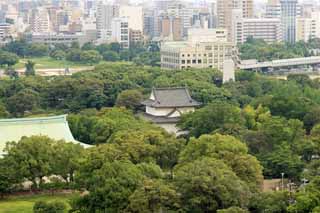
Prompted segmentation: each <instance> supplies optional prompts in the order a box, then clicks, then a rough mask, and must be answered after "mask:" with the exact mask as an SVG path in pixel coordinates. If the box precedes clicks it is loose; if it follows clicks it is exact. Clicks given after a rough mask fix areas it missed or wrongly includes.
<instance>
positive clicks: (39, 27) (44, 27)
mask: <svg viewBox="0 0 320 213" xmlns="http://www.w3.org/2000/svg"><path fill="white" fill-rule="evenodd" d="M29 23H30V26H31V31H32V32H34V33H47V32H50V18H49V13H48V10H47V9H46V8H42V7H39V8H37V9H34V10H32V11H31V16H30V19H29Z"/></svg>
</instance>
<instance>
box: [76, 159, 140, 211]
mask: <svg viewBox="0 0 320 213" xmlns="http://www.w3.org/2000/svg"><path fill="white" fill-rule="evenodd" d="M80 174H81V173H80ZM85 181H86V188H87V190H88V191H89V194H87V195H84V196H82V197H79V198H78V199H77V200H75V201H74V202H73V210H74V211H76V210H79V211H80V212H81V210H85V212H123V211H124V210H125V209H126V208H127V206H128V204H129V202H130V201H129V199H130V196H131V195H132V194H133V193H134V191H135V190H136V189H137V188H138V187H139V186H141V185H142V181H143V175H142V174H141V172H140V170H139V169H138V168H137V166H135V165H134V164H132V163H130V162H125V161H116V160H115V161H113V162H110V161H109V162H107V161H105V162H104V163H103V165H102V166H101V168H100V169H98V170H96V171H94V172H93V173H91V174H90V176H89V177H88V179H87V180H85Z"/></svg>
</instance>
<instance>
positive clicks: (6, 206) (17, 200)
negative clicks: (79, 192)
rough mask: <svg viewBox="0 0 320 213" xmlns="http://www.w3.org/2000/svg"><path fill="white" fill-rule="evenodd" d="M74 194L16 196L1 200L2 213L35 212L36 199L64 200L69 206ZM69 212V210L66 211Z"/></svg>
mask: <svg viewBox="0 0 320 213" xmlns="http://www.w3.org/2000/svg"><path fill="white" fill-rule="evenodd" d="M73 196H75V195H74V194H63V195H26V196H15V197H10V198H7V199H4V200H0V213H33V210H32V209H33V205H34V203H35V202H36V201H40V200H42V201H62V202H64V203H65V204H66V205H67V206H68V208H69V207H70V206H69V204H68V201H69V199H71V198H72V197H73ZM66 212H67V211H66Z"/></svg>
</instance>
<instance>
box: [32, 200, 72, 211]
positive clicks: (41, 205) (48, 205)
mask: <svg viewBox="0 0 320 213" xmlns="http://www.w3.org/2000/svg"><path fill="white" fill-rule="evenodd" d="M66 209H67V207H66V204H65V203H63V202H61V201H53V202H45V201H37V202H36V203H35V204H34V205H33V212H34V213H64V212H65V210H66Z"/></svg>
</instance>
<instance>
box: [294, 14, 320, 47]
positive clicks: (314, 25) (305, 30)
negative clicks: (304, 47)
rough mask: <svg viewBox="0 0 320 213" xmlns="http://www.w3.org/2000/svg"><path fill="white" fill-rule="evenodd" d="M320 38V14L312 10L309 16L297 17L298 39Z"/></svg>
mask: <svg viewBox="0 0 320 213" xmlns="http://www.w3.org/2000/svg"><path fill="white" fill-rule="evenodd" d="M313 38H320V14H319V12H312V13H311V14H310V17H308V18H302V17H299V18H297V26H296V41H305V42H307V41H308V40H309V39H313Z"/></svg>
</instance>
